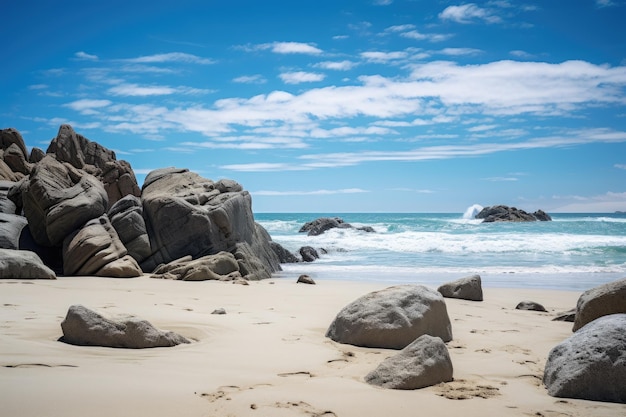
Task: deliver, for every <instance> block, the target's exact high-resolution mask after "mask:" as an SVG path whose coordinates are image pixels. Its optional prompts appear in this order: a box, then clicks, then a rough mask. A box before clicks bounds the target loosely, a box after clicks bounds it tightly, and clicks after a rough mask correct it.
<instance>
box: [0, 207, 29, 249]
mask: <svg viewBox="0 0 626 417" xmlns="http://www.w3.org/2000/svg"><path fill="white" fill-rule="evenodd" d="M27 224H28V221H27V220H26V217H24V216H18V215H17V214H7V213H2V212H0V248H4V249H15V250H16V249H20V237H21V236H22V230H23V229H24V227H26V225H27Z"/></svg>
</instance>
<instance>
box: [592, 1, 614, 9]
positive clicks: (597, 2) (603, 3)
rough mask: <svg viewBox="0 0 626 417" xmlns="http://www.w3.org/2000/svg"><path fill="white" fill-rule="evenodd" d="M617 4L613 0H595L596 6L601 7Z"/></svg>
mask: <svg viewBox="0 0 626 417" xmlns="http://www.w3.org/2000/svg"><path fill="white" fill-rule="evenodd" d="M616 5H617V4H616V3H615V2H614V1H613V0H596V6H598V7H600V8H603V7H611V6H616Z"/></svg>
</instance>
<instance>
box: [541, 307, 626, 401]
mask: <svg viewBox="0 0 626 417" xmlns="http://www.w3.org/2000/svg"><path fill="white" fill-rule="evenodd" d="M543 382H544V384H545V385H546V387H547V388H548V394H550V395H552V396H554V397H566V398H579V399H584V400H592V401H607V402H617V403H623V404H626V314H613V315H609V316H603V317H600V318H598V319H596V320H594V321H592V322H590V323H588V324H586V325H585V326H584V327H582V328H581V329H580V330H578V331H577V332H576V333H574V334H573V335H572V336H570V337H569V338H568V339H566V340H565V341H563V342H562V343H561V344H559V345H557V346H556V347H555V348H554V349H552V351H551V352H550V354H549V356H548V360H547V362H546V366H545V372H544V376H543Z"/></svg>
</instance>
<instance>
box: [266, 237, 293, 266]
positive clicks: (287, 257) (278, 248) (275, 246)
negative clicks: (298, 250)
mask: <svg viewBox="0 0 626 417" xmlns="http://www.w3.org/2000/svg"><path fill="white" fill-rule="evenodd" d="M270 247H271V248H272V250H273V251H274V253H275V254H276V256H278V262H280V263H281V264H294V263H298V262H300V259H298V257H297V256H296V255H294V254H293V253H291V252H289V251H288V250H287V249H285V248H284V247H283V246H282V245H281V244H280V243H278V242H270Z"/></svg>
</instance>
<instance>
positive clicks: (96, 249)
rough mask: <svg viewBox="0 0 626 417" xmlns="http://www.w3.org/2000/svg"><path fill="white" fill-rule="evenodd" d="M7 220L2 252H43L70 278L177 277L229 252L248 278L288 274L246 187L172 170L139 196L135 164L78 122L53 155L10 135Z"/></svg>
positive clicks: (0, 141) (3, 176)
mask: <svg viewBox="0 0 626 417" xmlns="http://www.w3.org/2000/svg"><path fill="white" fill-rule="evenodd" d="M0 215H1V217H0V231H2V237H1V238H0V247H6V248H8V249H13V250H16V249H27V250H31V251H34V252H36V253H37V254H38V255H39V256H40V257H41V259H43V261H44V262H45V264H46V265H48V266H50V267H51V268H53V269H54V270H56V271H59V272H60V271H63V273H64V274H69V275H101V276H114V277H135V276H138V275H140V274H142V273H143V272H152V271H153V270H154V269H155V268H157V267H158V266H160V265H165V264H168V263H170V262H175V264H174V265H172V266H171V268H170V269H171V270H172V271H174V270H175V271H176V272H175V273H174V272H172V273H170V276H171V275H172V274H174V275H176V274H179V271H180V265H179V262H177V261H178V260H180V259H181V258H185V257H189V260H196V259H198V258H203V257H205V256H207V255H217V254H220V253H222V252H226V253H229V256H230V258H232V259H231V261H233V260H234V264H235V265H236V271H233V274H234V275H232V276H235V275H237V277H239V279H240V280H244V279H246V280H254V279H263V278H269V277H270V276H271V274H272V273H273V272H275V271H278V270H280V262H279V259H278V256H277V254H276V251H280V249H281V247H280V245H278V244H273V243H272V242H271V238H270V236H269V234H268V233H267V231H266V230H265V229H263V227H261V226H260V225H259V224H257V223H256V222H255V221H254V218H253V214H252V208H251V198H250V194H249V193H248V192H247V191H244V190H243V187H241V185H239V184H238V183H237V182H235V181H232V180H227V179H223V180H220V181H217V182H213V181H211V180H209V179H205V178H202V177H200V176H198V175H197V174H193V173H191V172H189V171H188V170H186V169H176V168H165V169H160V170H156V171H153V172H151V173H150V174H149V175H148V176H147V178H146V181H145V184H144V187H143V190H139V187H138V186H137V181H136V179H135V175H134V173H133V171H132V169H131V167H130V165H129V164H128V163H127V162H126V161H118V160H117V159H116V158H115V153H114V152H113V151H111V150H108V149H106V148H105V147H103V146H101V145H99V144H97V143H95V142H92V141H90V140H89V139H87V138H85V137H84V136H82V135H80V134H78V133H76V132H75V131H74V130H73V129H72V127H71V126H69V125H62V126H61V127H60V129H59V132H58V135H57V136H56V137H55V138H54V139H53V140H52V142H51V143H50V146H49V147H48V150H47V153H46V154H44V153H43V151H42V150H40V149H38V148H33V150H32V152H31V155H30V157H28V154H27V151H26V146H25V144H24V141H23V139H22V136H21V135H20V134H19V132H17V131H16V130H15V129H4V130H1V131H0ZM283 251H284V249H283ZM285 252H286V251H285ZM202 262H206V259H203V261H202ZM202 262H201V263H202ZM140 266H141V267H140ZM189 268H191V269H193V268H200V269H202V267H198V266H197V265H196V266H193V268H192V267H188V268H187V270H189ZM179 275H180V274H179ZM201 275H202V274H201V273H191V275H190V273H188V272H185V273H184V274H182V275H180V277H181V278H180V279H190V278H189V277H190V276H191V277H193V279H198V277H200V276H201ZM218 275H220V274H219V273H218ZM227 275H229V276H230V275H231V274H230V273H229V274H227ZM176 276H178V275H176Z"/></svg>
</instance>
